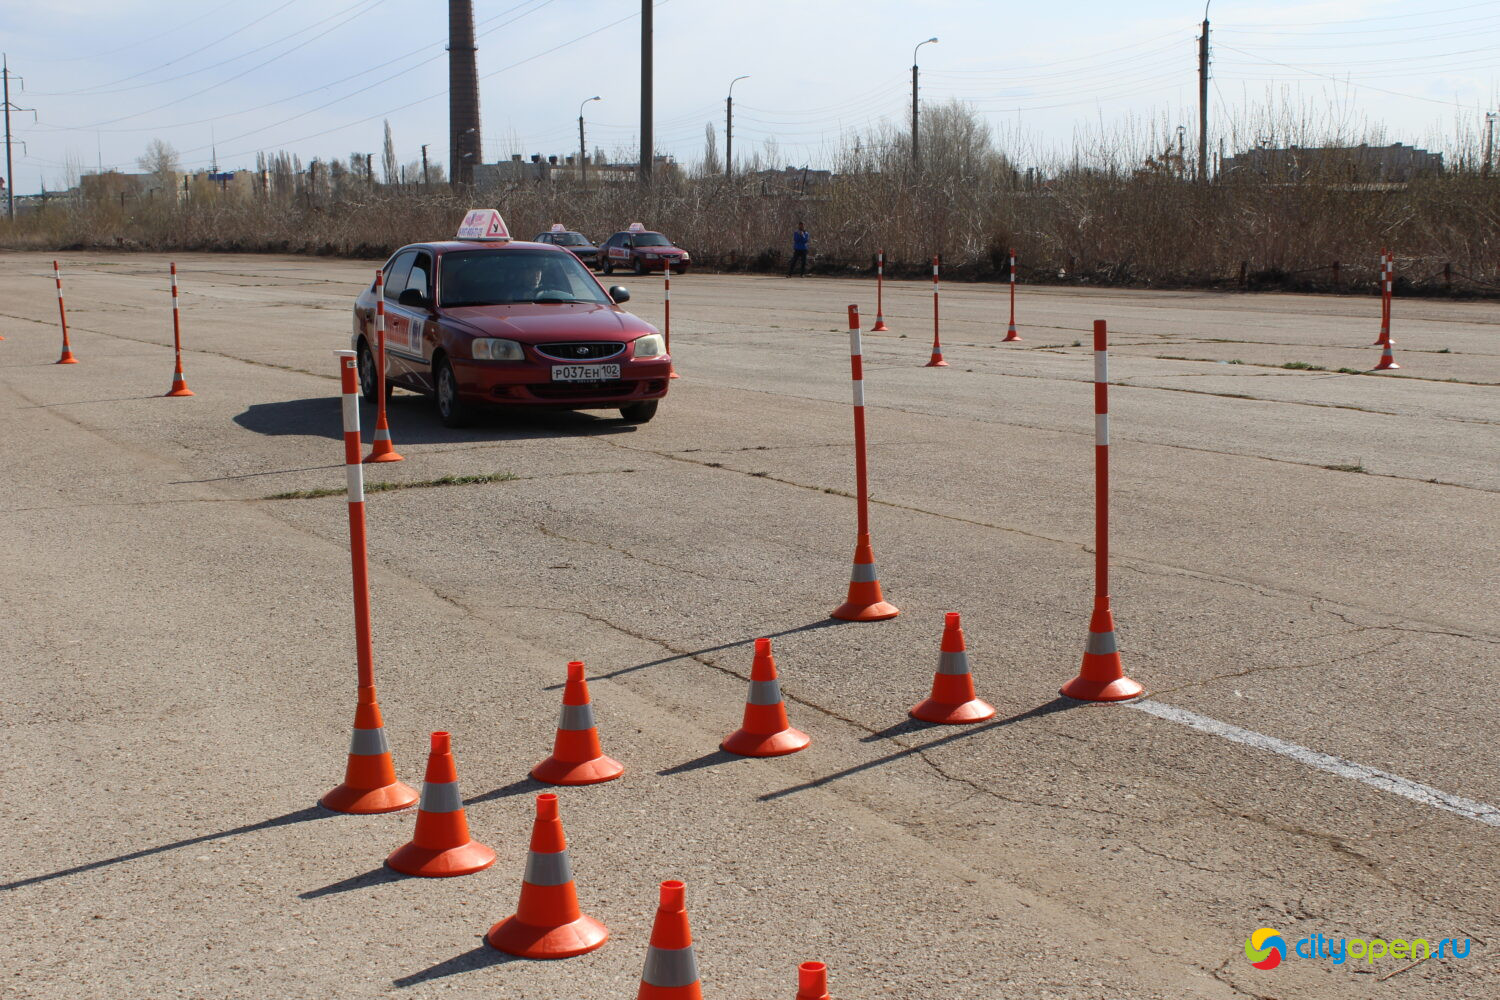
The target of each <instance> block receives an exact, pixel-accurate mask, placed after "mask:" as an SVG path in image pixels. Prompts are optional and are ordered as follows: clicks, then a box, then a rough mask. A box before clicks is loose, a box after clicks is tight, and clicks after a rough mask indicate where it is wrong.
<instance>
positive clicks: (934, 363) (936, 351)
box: [924, 257, 948, 368]
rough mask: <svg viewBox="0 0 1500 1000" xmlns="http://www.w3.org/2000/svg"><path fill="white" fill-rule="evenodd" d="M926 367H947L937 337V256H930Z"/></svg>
mask: <svg viewBox="0 0 1500 1000" xmlns="http://www.w3.org/2000/svg"><path fill="white" fill-rule="evenodd" d="M924 367H927V368H947V367H948V362H946V361H944V360H943V344H942V341H941V340H939V339H938V258H936V257H934V258H932V358H931V360H929V361H928V362H927V364H926V365H925V366H924Z"/></svg>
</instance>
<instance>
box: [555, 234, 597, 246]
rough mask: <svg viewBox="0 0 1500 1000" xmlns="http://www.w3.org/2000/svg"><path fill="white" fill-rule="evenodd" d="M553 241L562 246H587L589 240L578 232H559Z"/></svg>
mask: <svg viewBox="0 0 1500 1000" xmlns="http://www.w3.org/2000/svg"><path fill="white" fill-rule="evenodd" d="M552 242H553V243H556V244H557V245H558V246H560V247H581V246H587V245H588V242H589V241H588V240H586V239H584V238H583V237H582V236H580V235H579V234H577V233H558V234H557V238H556V239H555V240H553V241H552Z"/></svg>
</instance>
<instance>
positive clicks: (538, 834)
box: [484, 792, 609, 958]
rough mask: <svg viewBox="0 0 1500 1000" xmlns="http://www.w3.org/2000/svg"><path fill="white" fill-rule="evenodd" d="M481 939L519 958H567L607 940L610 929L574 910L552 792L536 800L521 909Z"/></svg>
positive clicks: (575, 898) (570, 875)
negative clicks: (534, 820)
mask: <svg viewBox="0 0 1500 1000" xmlns="http://www.w3.org/2000/svg"><path fill="white" fill-rule="evenodd" d="M484 939H485V941H486V942H487V943H488V944H489V946H490V947H491V948H495V949H498V950H499V951H503V952H505V953H506V954H509V955H520V956H521V957H522V958H572V957H573V956H574V955H582V954H584V953H586V952H590V951H593V950H594V949H595V948H598V947H599V946H600V945H602V944H604V942H605V941H608V940H609V928H607V927H605V926H604V925H603V924H601V923H600V922H599V921H597V920H595V919H594V918H593V917H591V916H589V915H588V914H586V913H584V912H583V911H582V910H580V909H579V908H578V892H577V890H576V889H575V888H574V886H573V868H572V866H571V865H570V864H569V863H568V842H567V839H566V838H564V837H563V828H562V819H561V818H560V817H559V816H558V813H557V796H556V795H554V794H553V793H551V792H544V793H543V794H541V795H538V796H537V797H536V822H535V823H533V824H532V827H531V851H530V853H529V854H527V856H526V874H525V875H524V876H522V878H521V902H520V905H518V906H517V907H516V912H515V914H514V915H512V916H509V917H506V918H505V919H504V920H502V921H500V922H499V923H498V924H496V925H495V926H493V927H491V928H490V931H489V933H488V934H486V935H485V936H484Z"/></svg>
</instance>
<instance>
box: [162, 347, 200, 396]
mask: <svg viewBox="0 0 1500 1000" xmlns="http://www.w3.org/2000/svg"><path fill="white" fill-rule="evenodd" d="M167 395H168V396H196V395H197V393H195V392H193V390H191V389H189V388H188V387H187V379H186V378H185V377H183V374H182V357H181V356H180V355H179V356H178V358H177V370H176V371H174V372H173V373H172V388H170V389H168V390H167Z"/></svg>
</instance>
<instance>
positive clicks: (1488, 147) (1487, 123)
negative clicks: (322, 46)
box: [6, 111, 1500, 177]
mask: <svg viewBox="0 0 1500 1000" xmlns="http://www.w3.org/2000/svg"><path fill="white" fill-rule="evenodd" d="M1497 117H1500V115H1496V113H1495V112H1493V111H1486V112H1485V113H1484V169H1483V170H1482V171H1481V174H1482V175H1483V176H1485V177H1488V176H1489V175H1490V158H1491V157H1492V156H1493V155H1494V152H1495V119H1496V118H1497ZM6 120H7V122H8V121H9V119H6ZM9 128H10V126H9V125H8V124H7V125H6V129H7V132H6V134H7V135H9V134H10V133H9V131H8V130H9ZM9 148H10V147H8V146H7V147H6V150H7V152H6V155H7V156H9V155H10V153H9Z"/></svg>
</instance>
